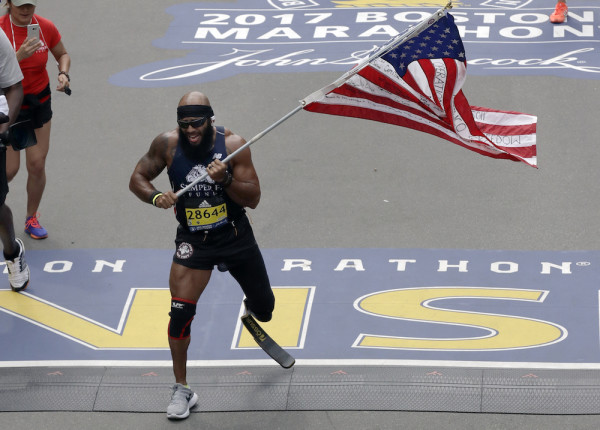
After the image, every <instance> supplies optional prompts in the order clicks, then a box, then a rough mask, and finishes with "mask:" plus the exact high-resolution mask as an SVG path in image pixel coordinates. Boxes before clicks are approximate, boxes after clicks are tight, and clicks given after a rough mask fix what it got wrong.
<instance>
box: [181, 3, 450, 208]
mask: <svg viewBox="0 0 600 430" xmlns="http://www.w3.org/2000/svg"><path fill="white" fill-rule="evenodd" d="M451 8H452V1H450V2H448V4H447V5H446V6H444V7H443V8H441V9H440V10H438V11H437V12H435V13H434V14H432V15H431V16H430V17H429V18H427V19H425V20H423V21H421V22H420V23H419V24H417V25H416V26H414V27H411V28H409V29H408V30H407V31H406V32H405V33H404V34H399V35H398V36H396V37H394V38H393V39H392V40H390V41H389V42H388V43H386V44H385V45H383V46H382V47H381V48H379V49H378V50H377V51H376V52H374V53H373V54H372V55H370V56H369V57H368V58H366V59H364V60H362V61H361V62H360V63H359V64H358V65H356V67H354V68H353V69H352V70H350V71H348V72H346V73H345V74H344V75H343V76H341V77H340V78H339V79H337V80H336V81H335V82H333V83H331V84H330V85H327V86H326V87H324V88H321V89H320V90H319V91H315V92H314V93H312V94H311V95H309V96H308V97H306V98H305V99H304V100H301V101H300V105H299V106H297V107H296V108H295V109H294V110H292V111H291V112H289V113H288V114H287V115H285V116H284V117H282V118H281V119H280V120H279V121H277V122H275V123H273V124H271V125H270V126H269V127H267V128H266V129H264V130H263V131H261V132H260V133H258V134H257V135H256V136H254V137H253V138H252V139H250V140H249V141H248V142H246V143H245V144H244V145H243V146H240V147H239V148H238V149H237V150H235V151H234V152H232V153H231V154H229V155H228V156H227V157H225V158H224V159H223V160H221V161H222V162H223V163H227V161H229V160H231V159H232V158H233V157H235V156H236V155H237V154H238V153H239V152H240V151H243V150H244V149H246V148H247V147H249V146H250V145H252V144H253V143H255V142H256V141H257V140H258V139H260V138H261V137H263V136H264V135H265V134H267V133H268V132H270V131H271V130H273V129H274V128H275V127H277V126H278V125H280V124H281V123H282V122H284V121H286V120H287V119H289V118H290V117H291V116H293V115H294V114H296V113H298V112H299V111H301V110H302V109H303V107H304V106H306V105H307V104H309V103H312V102H314V101H316V100H319V99H320V98H321V97H323V96H324V95H325V94H327V93H328V92H330V91H331V90H334V89H335V88H337V87H339V86H340V85H342V84H343V83H344V82H346V81H347V80H348V79H350V78H351V77H352V76H354V75H355V74H357V73H358V72H359V71H360V70H361V69H362V68H364V67H365V66H366V65H367V64H368V63H369V62H370V61H372V60H373V59H375V58H377V57H379V56H381V55H383V54H385V53H386V52H388V51H390V50H392V49H394V48H395V47H396V46H398V45H401V44H402V43H404V42H406V41H407V40H409V39H411V38H413V37H415V36H416V35H418V34H420V33H421V32H422V31H423V30H425V29H427V28H429V27H430V26H431V25H432V24H434V23H436V22H437V21H438V20H439V19H440V18H441V17H442V16H444V15H445V14H446V9H451ZM207 176H208V173H204V174H203V175H200V177H199V178H197V179H195V180H194V181H193V182H191V183H189V184H188V185H186V186H185V187H184V188H182V189H180V190H179V191H177V193H175V194H176V195H177V197H181V195H182V194H183V193H185V192H186V191H188V190H189V189H190V188H192V187H193V186H194V185H196V184H198V183H199V182H200V181H202V180H204V179H205V178H206V177H207Z"/></svg>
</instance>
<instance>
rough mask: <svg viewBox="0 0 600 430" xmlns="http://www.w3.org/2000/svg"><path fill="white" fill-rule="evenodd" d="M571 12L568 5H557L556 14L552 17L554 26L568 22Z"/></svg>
mask: <svg viewBox="0 0 600 430" xmlns="http://www.w3.org/2000/svg"><path fill="white" fill-rule="evenodd" d="M568 12H569V8H568V7H567V4H566V3H562V2H559V3H556V9H554V13H553V14H552V15H550V22H552V23H554V24H560V23H561V22H567V13H568Z"/></svg>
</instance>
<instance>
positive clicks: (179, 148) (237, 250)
mask: <svg viewBox="0 0 600 430" xmlns="http://www.w3.org/2000/svg"><path fill="white" fill-rule="evenodd" d="M213 117H214V113H213V110H212V107H211V105H210V102H209V100H208V98H207V97H206V96H205V95H204V94H202V93H200V92H191V93H188V94H186V95H184V96H183V97H182V98H181V100H180V101H179V106H178V107H177V123H178V128H176V129H174V130H171V131H167V132H165V133H162V134H160V135H158V136H157V137H156V138H155V139H154V141H153V142H152V144H151V145H150V149H149V150H148V152H147V153H146V154H145V155H144V156H143V157H142V158H141V159H140V161H139V162H138V164H137V166H136V167H135V170H134V171H133V174H132V175H131V180H130V182H129V189H130V190H131V191H132V192H133V193H134V194H135V195H136V196H137V197H138V198H140V199H141V200H142V201H144V202H147V203H149V204H153V205H154V206H156V207H158V208H162V209H168V208H171V207H173V206H175V217H176V218H177V221H178V222H179V225H178V227H177V235H176V238H175V247H176V250H175V255H174V256H173V263H172V265H171V273H170V276H169V288H170V290H171V312H170V313H169V315H170V317H171V319H170V322H169V327H168V335H169V347H170V349H171V357H172V359H173V373H174V375H175V385H174V386H173V394H172V396H171V403H170V404H169V406H168V408H167V417H168V418H170V419H183V418H187V417H188V416H189V414H190V408H191V407H192V406H194V404H195V403H196V402H197V400H198V395H197V394H196V393H194V392H193V391H192V390H191V389H190V387H189V385H188V383H187V380H186V368H187V350H188V347H189V344H190V328H191V323H192V320H193V318H194V315H195V313H196V303H197V302H198V299H199V298H200V295H201V294H202V292H203V291H204V288H205V287H206V285H207V284H208V281H209V280H210V276H211V273H212V270H213V269H214V267H215V266H219V268H223V267H226V269H224V270H229V272H230V273H231V275H232V276H233V277H234V278H235V280H236V281H237V282H238V283H239V285H240V286H241V288H242V290H243V292H244V294H245V295H246V299H245V303H246V306H247V308H248V309H249V310H250V311H251V312H252V313H253V314H254V315H255V317H256V318H257V319H258V320H260V321H269V320H270V319H271V315H272V312H273V309H274V306H275V297H274V295H273V292H272V290H271V285H270V282H269V278H268V275H267V271H266V268H265V264H264V261H263V258H262V254H261V252H260V250H259V248H258V245H257V243H256V240H255V239H254V234H253V232H252V228H251V227H250V223H249V221H248V218H247V217H246V215H245V209H244V207H249V208H252V209H253V208H255V207H256V206H257V205H258V202H259V200H260V184H259V181H258V176H257V174H256V171H255V169H254V165H253V163H252V158H251V155H250V150H249V148H248V149H244V150H243V151H240V152H239V154H237V155H236V156H235V157H234V158H232V159H231V160H230V161H229V162H228V163H227V164H225V163H223V162H222V161H221V160H223V159H224V158H225V157H226V156H227V155H228V154H230V153H232V152H233V151H235V150H236V149H238V148H240V147H241V146H243V145H244V144H245V140H244V139H243V138H242V137H240V136H238V135H236V134H234V133H233V132H231V130H229V129H227V128H224V127H217V126H213ZM165 167H166V168H167V173H168V175H169V180H170V182H171V187H172V188H173V189H172V190H169V191H164V192H160V191H158V190H156V188H155V187H154V186H153V185H152V182H151V181H152V180H153V179H155V178H156V177H157V176H158V175H159V174H160V173H161V172H162V171H163V170H164V169H165ZM204 173H208V176H207V177H206V178H205V179H204V180H202V181H200V183H198V184H196V185H194V186H193V187H192V188H190V189H189V190H187V191H186V192H185V193H183V195H182V196H181V197H179V198H178V197H177V195H176V192H177V191H178V190H181V189H182V188H184V187H185V186H186V185H188V184H189V183H191V182H193V181H194V179H197V178H199V177H200V176H201V175H203V174H204Z"/></svg>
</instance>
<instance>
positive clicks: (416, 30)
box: [300, 1, 452, 106]
mask: <svg viewBox="0 0 600 430" xmlns="http://www.w3.org/2000/svg"><path fill="white" fill-rule="evenodd" d="M451 8H452V1H450V2H448V4H447V5H446V6H444V7H443V8H441V9H440V10H438V11H437V12H435V13H434V14H432V15H431V16H430V17H429V18H427V19H424V20H423V21H421V22H420V23H418V24H417V25H415V26H414V27H411V28H409V29H408V30H407V31H406V32H405V33H404V34H399V35H398V36H396V37H394V38H393V39H392V40H390V41H389V42H388V43H386V44H385V45H383V46H382V47H380V48H379V49H378V50H377V51H375V52H374V53H373V54H371V55H370V56H369V57H368V58H366V59H364V60H362V61H361V62H360V63H358V64H357V65H356V66H355V67H354V68H352V70H349V71H347V72H346V73H345V74H344V75H343V76H341V77H340V78H339V79H337V80H336V81H334V82H332V83H331V84H329V85H327V86H326V87H323V88H321V89H320V90H318V91H315V92H314V93H312V94H311V95H309V96H308V97H306V98H305V99H304V100H301V101H300V103H301V105H302V106H306V105H308V104H310V103H312V102H315V101H317V100H320V99H321V98H323V96H325V94H327V93H329V92H331V91H333V90H334V89H336V88H337V87H339V86H341V85H342V84H343V83H344V82H346V81H347V80H348V79H350V78H351V77H352V76H354V75H356V74H357V73H358V72H360V71H361V70H362V69H363V68H364V67H365V66H366V65H367V64H369V63H370V62H371V61H373V60H374V59H375V58H378V57H380V56H382V55H384V54H386V53H388V52H389V51H391V50H392V49H394V48H396V47H397V46H399V45H401V44H403V43H404V42H406V41H407V40H409V39H412V38H413V37H415V36H417V35H419V34H420V33H421V32H423V30H426V29H427V28H429V27H430V26H431V25H433V24H435V23H436V22H437V21H438V20H439V19H440V18H441V17H442V16H444V15H445V14H446V9H451Z"/></svg>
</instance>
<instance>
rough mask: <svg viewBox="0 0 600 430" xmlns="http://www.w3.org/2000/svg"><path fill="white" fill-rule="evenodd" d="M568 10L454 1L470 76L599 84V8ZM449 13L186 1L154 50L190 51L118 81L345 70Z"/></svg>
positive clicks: (333, 2)
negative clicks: (558, 16)
mask: <svg viewBox="0 0 600 430" xmlns="http://www.w3.org/2000/svg"><path fill="white" fill-rule="evenodd" d="M442 3H443V2H442ZM568 5H569V19H568V21H567V23H564V24H552V23H550V21H549V15H550V14H551V13H552V11H553V10H554V6H555V2H549V1H548V0H473V1H471V2H466V1H464V0H460V1H456V2H453V8H452V9H450V11H449V13H451V14H452V15H453V16H454V19H455V23H456V25H457V27H458V29H459V33H460V36H461V39H462V41H463V43H464V45H465V49H466V56H467V63H468V71H469V74H470V75H554V76H561V77H566V78H573V79H600V55H599V54H600V34H599V33H600V3H597V2H591V1H588V0H569V2H568ZM440 6H441V3H440V2H439V1H427V0H387V1H385V0H384V1H374V0H243V1H242V0H237V1H236V2H214V3H209V2H199V3H182V4H177V5H174V6H170V7H168V8H167V9H166V15H165V19H168V16H169V15H170V16H171V17H172V20H171V23H170V26H169V28H168V30H167V33H166V34H165V35H164V36H163V37H161V38H159V39H156V40H154V41H153V42H152V43H153V44H154V45H155V46H156V47H159V48H162V49H165V52H166V51H169V50H178V51H181V50H186V51H187V54H186V55H185V56H182V57H180V58H169V59H165V60H163V61H158V62H153V63H148V64H143V65H140V66H137V67H134V68H132V69H128V70H124V71H122V72H119V73H117V74H115V75H113V76H111V77H110V82H111V83H112V84H114V85H118V86H126V87H148V88H150V87H167V86H182V85H197V84H200V83H204V82H210V81H217V80H222V79H226V78H229V77H232V76H236V75H239V74H245V73H294V72H302V73H306V72H323V71H327V72H332V71H338V72H345V71H347V70H349V69H350V68H352V67H353V66H354V65H355V64H356V63H358V62H359V61H360V60H361V59H363V58H366V57H367V56H368V55H369V54H370V53H372V52H373V51H374V50H375V49H376V48H377V47H378V46H381V45H383V44H384V43H386V42H387V41H389V40H390V39H391V38H392V37H394V36H396V35H398V34H402V33H403V32H404V31H406V30H407V29H408V28H409V27H411V26H413V25H416V24H417V23H419V22H421V21H422V20H424V19H426V18H427V17H429V16H430V15H431V14H432V13H434V12H435V11H436V10H438V9H439V8H440ZM158 13H162V11H160V12H158ZM149 42H150V41H149ZM165 57H172V55H168V56H167V55H166V56H165Z"/></svg>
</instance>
